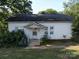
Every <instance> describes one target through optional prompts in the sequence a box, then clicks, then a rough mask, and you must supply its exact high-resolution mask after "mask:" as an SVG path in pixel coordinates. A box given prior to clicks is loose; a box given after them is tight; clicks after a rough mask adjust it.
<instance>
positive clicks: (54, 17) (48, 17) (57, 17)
mask: <svg viewBox="0 0 79 59" xmlns="http://www.w3.org/2000/svg"><path fill="white" fill-rule="evenodd" d="M8 21H72V17H71V16H67V15H64V14H42V15H35V14H18V15H15V16H11V17H9V18H8Z"/></svg>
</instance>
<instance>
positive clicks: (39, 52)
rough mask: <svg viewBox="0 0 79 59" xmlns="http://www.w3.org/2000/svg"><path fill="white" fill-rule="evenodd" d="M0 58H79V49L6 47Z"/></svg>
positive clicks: (1, 50) (0, 50)
mask: <svg viewBox="0 0 79 59" xmlns="http://www.w3.org/2000/svg"><path fill="white" fill-rule="evenodd" d="M0 59H79V50H77V51H76V50H66V49H64V48H59V49H24V48H9V49H5V48H4V49H0Z"/></svg>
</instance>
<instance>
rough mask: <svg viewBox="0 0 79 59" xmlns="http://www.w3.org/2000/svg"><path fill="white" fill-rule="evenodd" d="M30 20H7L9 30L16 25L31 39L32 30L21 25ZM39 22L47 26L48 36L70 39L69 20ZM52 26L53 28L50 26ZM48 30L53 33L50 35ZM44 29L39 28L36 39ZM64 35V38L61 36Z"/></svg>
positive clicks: (13, 28)
mask: <svg viewBox="0 0 79 59" xmlns="http://www.w3.org/2000/svg"><path fill="white" fill-rule="evenodd" d="M29 23H30V22H8V29H9V31H13V30H15V29H16V27H19V28H23V29H24V30H25V33H26V35H27V36H28V37H29V38H31V39H32V30H29V29H27V28H24V27H23V26H27V25H28V24H29ZM39 23H40V24H42V25H44V26H47V27H48V36H49V38H50V39H70V38H71V25H72V23H71V22H39ZM52 26H53V29H50V27H52ZM50 31H53V32H54V33H53V34H51V35H50ZM44 32H45V31H44V30H43V29H42V30H39V31H38V35H37V39H40V38H41V37H43V35H44ZM63 35H66V38H64V37H63Z"/></svg>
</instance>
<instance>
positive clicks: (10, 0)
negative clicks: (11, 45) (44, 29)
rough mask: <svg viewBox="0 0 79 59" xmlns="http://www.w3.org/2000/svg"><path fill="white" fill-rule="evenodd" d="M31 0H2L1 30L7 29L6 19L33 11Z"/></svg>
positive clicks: (0, 10)
mask: <svg viewBox="0 0 79 59" xmlns="http://www.w3.org/2000/svg"><path fill="white" fill-rule="evenodd" d="M31 4H32V2H31V1H28V0H0V32H4V31H5V30H6V29H7V21H6V19H7V18H8V17H9V16H11V15H14V14H20V13H27V14H29V13H32V8H31Z"/></svg>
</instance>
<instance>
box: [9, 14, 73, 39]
mask: <svg viewBox="0 0 79 59" xmlns="http://www.w3.org/2000/svg"><path fill="white" fill-rule="evenodd" d="M71 25H72V18H71V17H70V16H67V15H63V14H43V15H34V14H19V15H15V16H12V17H9V18H8V30H9V31H14V30H18V29H20V30H23V31H24V33H25V34H26V36H27V37H28V39H31V40H32V39H37V40H40V39H41V38H42V37H43V36H44V35H47V37H48V38H49V39H50V40H61V39H70V38H71V36H72V35H71V33H72V31H71Z"/></svg>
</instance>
